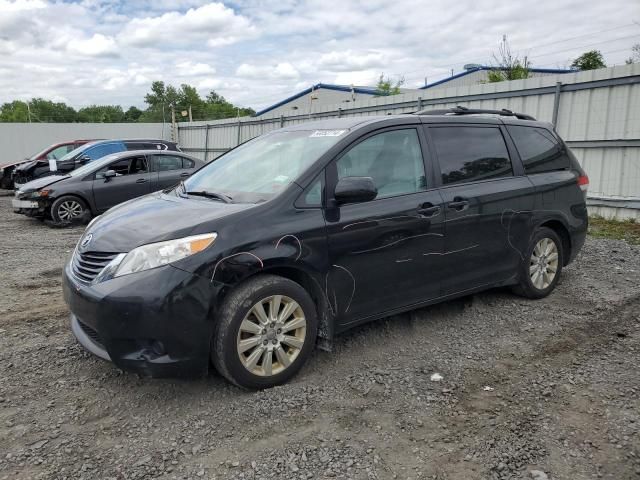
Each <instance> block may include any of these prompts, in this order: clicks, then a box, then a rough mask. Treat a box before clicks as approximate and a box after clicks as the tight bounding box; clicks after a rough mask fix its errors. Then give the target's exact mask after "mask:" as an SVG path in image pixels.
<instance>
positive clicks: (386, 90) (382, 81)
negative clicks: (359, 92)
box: [375, 73, 404, 97]
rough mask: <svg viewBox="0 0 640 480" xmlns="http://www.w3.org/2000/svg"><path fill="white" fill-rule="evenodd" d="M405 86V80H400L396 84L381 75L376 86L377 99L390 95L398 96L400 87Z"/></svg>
mask: <svg viewBox="0 0 640 480" xmlns="http://www.w3.org/2000/svg"><path fill="white" fill-rule="evenodd" d="M402 85H404V78H399V79H398V80H397V81H396V82H395V83H393V82H392V81H391V79H390V78H389V77H386V78H385V76H384V73H381V74H380V78H379V79H378V85H376V93H375V96H376V97H386V96H388V95H397V94H399V93H400V87H401V86H402Z"/></svg>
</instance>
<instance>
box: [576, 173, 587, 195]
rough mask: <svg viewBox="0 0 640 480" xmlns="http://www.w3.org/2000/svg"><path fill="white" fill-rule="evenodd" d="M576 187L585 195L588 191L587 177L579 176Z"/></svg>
mask: <svg viewBox="0 0 640 480" xmlns="http://www.w3.org/2000/svg"><path fill="white" fill-rule="evenodd" d="M578 186H579V187H580V190H582V191H583V192H585V193H586V192H587V190H588V189H589V177H587V176H586V175H580V176H579V177H578Z"/></svg>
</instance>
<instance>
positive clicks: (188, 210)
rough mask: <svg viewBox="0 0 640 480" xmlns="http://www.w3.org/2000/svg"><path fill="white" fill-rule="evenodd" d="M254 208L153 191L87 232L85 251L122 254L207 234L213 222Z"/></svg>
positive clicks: (113, 211) (115, 210) (118, 208)
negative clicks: (156, 243)
mask: <svg viewBox="0 0 640 480" xmlns="http://www.w3.org/2000/svg"><path fill="white" fill-rule="evenodd" d="M252 207H255V205H254V204H248V203H238V204H235V203H231V204H229V203H223V202H218V201H215V200H208V199H203V198H195V197H189V198H183V197H179V196H177V195H176V194H174V193H168V194H165V193H162V192H156V193H152V194H149V195H146V196H144V197H140V198H136V199H134V200H130V201H128V202H125V203H122V204H120V205H118V206H116V207H113V208H112V209H111V210H109V211H107V212H106V213H104V214H103V215H101V216H100V217H99V218H98V220H96V222H95V223H94V224H93V225H91V226H90V228H88V229H87V232H86V233H87V234H89V233H90V234H91V235H92V238H91V242H90V244H89V245H88V246H87V249H88V250H92V251H100V252H111V253H122V252H129V251H130V250H132V249H134V248H136V247H139V246H140V245H146V244H148V243H154V242H161V241H164V240H172V239H174V238H182V237H186V236H189V235H196V234H200V233H208V231H207V228H209V229H211V228H212V227H211V222H212V221H213V220H216V219H219V218H223V217H226V216H228V215H232V214H234V213H237V212H240V211H243V210H246V209H248V208H252Z"/></svg>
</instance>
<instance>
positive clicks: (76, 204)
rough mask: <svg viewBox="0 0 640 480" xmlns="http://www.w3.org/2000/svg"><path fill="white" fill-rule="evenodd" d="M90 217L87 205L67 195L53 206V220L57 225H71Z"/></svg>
mask: <svg viewBox="0 0 640 480" xmlns="http://www.w3.org/2000/svg"><path fill="white" fill-rule="evenodd" d="M89 215H90V212H89V209H88V208H87V204H86V203H85V202H84V201H83V200H82V199H80V198H78V197H73V196H71V195H65V196H64V197H60V198H58V199H57V200H56V201H54V202H53V204H52V205H51V218H52V219H53V221H54V222H56V223H70V222H76V221H81V220H83V219H86V217H88V216H89Z"/></svg>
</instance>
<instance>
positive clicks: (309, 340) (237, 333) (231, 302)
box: [211, 275, 317, 389]
mask: <svg viewBox="0 0 640 480" xmlns="http://www.w3.org/2000/svg"><path fill="white" fill-rule="evenodd" d="M316 333H317V315H316V308H315V304H314V303H313V301H312V300H311V297H310V296H309V294H308V293H307V292H306V290H305V289H304V288H302V287H301V286H300V285H298V284H297V283H295V282H293V281H291V280H288V279H286V278H282V277H278V276H275V275H260V276H257V277H255V278H252V279H249V280H247V281H246V282H245V283H244V284H242V285H240V286H239V287H237V288H236V289H234V290H233V291H232V292H231V293H230V294H229V295H228V297H227V298H226V299H225V301H224V304H223V306H222V308H221V310H220V315H219V317H218V319H217V324H216V329H215V333H214V337H213V341H212V346H211V357H212V360H213V364H214V366H215V367H216V369H217V370H218V372H220V374H221V375H223V376H224V377H225V378H227V379H228V380H229V381H231V382H233V383H234V384H236V385H238V386H240V387H243V388H250V389H260V388H268V387H273V386H275V385H280V384H282V383H285V382H286V381H288V380H289V379H290V378H291V377H293V376H294V375H295V374H296V373H297V372H298V371H299V370H300V368H301V367H302V365H303V364H304V362H305V361H306V360H307V358H308V357H309V355H310V354H311V351H312V350H313V347H314V343H315V338H316Z"/></svg>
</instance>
